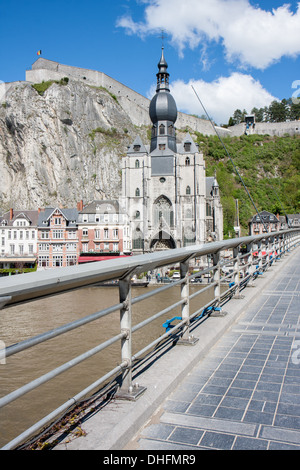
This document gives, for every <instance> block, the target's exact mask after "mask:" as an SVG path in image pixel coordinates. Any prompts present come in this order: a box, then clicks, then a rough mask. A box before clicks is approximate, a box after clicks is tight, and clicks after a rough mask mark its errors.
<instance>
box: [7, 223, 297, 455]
mask: <svg viewBox="0 0 300 470" xmlns="http://www.w3.org/2000/svg"><path fill="white" fill-rule="evenodd" d="M299 241H300V230H299V229H290V230H284V231H280V232H274V233H265V234H262V235H255V236H248V237H240V238H234V239H230V240H223V241H220V242H214V243H208V244H203V245H195V246H189V247H186V248H180V249H175V250H167V251H163V252H157V253H151V254H145V255H139V256H133V257H130V258H129V259H124V258H122V259H117V260H110V261H101V262H96V263H91V264H88V265H83V266H71V267H68V268H59V269H56V270H49V271H43V272H36V273H28V274H23V275H18V276H13V277H9V278H4V279H1V280H0V308H3V306H5V308H6V307H10V306H14V305H18V304H21V303H24V302H30V301H32V300H36V299H41V298H43V297H46V296H50V295H55V294H60V293H62V292H67V291H70V290H73V289H79V288H82V287H86V286H91V285H94V284H96V283H99V282H103V281H108V280H114V279H119V296H120V302H119V303H118V304H116V305H113V306H111V307H108V308H106V309H103V310H101V311H98V312H96V313H93V314H91V315H88V316H86V317H84V318H82V319H79V320H76V321H73V322H71V323H68V324H66V325H63V326H60V327H58V328H55V329H53V330H50V331H48V332H45V333H42V334H40V335H38V336H35V337H33V338H30V339H28V340H25V341H21V342H19V343H17V344H13V345H10V346H8V347H7V348H5V349H4V350H3V349H2V350H0V359H1V358H3V357H9V356H12V355H14V354H17V353H19V352H21V351H24V350H25V349H28V348H30V347H34V346H35V345H37V344H40V343H42V342H44V341H47V340H49V339H51V338H54V337H57V336H59V335H62V334H64V333H66V332H68V331H71V330H73V329H75V328H79V327H81V326H83V325H85V324H87V323H90V322H93V321H95V320H96V319H99V318H101V317H104V316H106V315H109V314H111V313H113V312H115V311H118V310H119V311H120V334H118V335H116V336H114V337H113V338H110V339H109V340H107V341H105V342H104V343H101V344H99V345H97V346H95V347H94V348H92V349H91V350H89V351H87V352H85V353H83V354H81V355H80V356H77V357H75V358H73V359H72V360H70V361H68V362H67V363H65V364H62V365H60V366H59V367H57V368H55V369H54V370H52V371H50V372H48V373H46V374H44V375H43V376H41V377H39V378H37V379H35V380H33V381H32V382H30V383H28V384H26V385H24V386H22V387H20V388H19V389H17V390H15V391H14V392H11V393H9V394H8V395H6V396H4V397H2V398H0V408H1V407H3V406H5V405H7V404H8V403H11V402H12V401H14V400H16V399H17V398H19V397H21V396H23V395H24V394H25V393H28V392H29V391H31V390H33V389H34V388H37V387H39V386H40V385H42V384H43V383H45V382H47V381H49V380H51V379H52V378H54V377H56V376H57V375H58V374H61V373H63V372H65V371H66V370H68V369H70V368H71V367H74V366H75V365H76V364H78V363H80V362H82V361H84V360H85V359H87V358H88V357H91V356H92V355H94V354H97V353H98V352H100V351H102V350H104V349H105V348H106V347H108V346H109V345H111V344H113V343H115V342H117V341H121V358H120V365H119V366H117V367H116V368H115V369H114V370H113V372H112V371H110V372H109V373H108V374H106V375H105V376H103V377H101V378H99V379H98V380H97V381H96V382H95V383H94V384H91V385H90V386H89V387H87V388H86V389H85V390H83V391H82V392H81V393H80V394H78V396H76V397H73V399H71V401H70V400H68V401H67V402H66V403H65V404H64V405H62V406H60V407H59V408H58V409H57V410H54V411H53V412H51V413H50V414H49V415H48V416H47V417H45V418H43V419H42V420H40V421H39V422H38V423H36V424H35V425H33V426H32V427H30V428H29V429H28V430H26V431H24V432H23V433H22V434H20V436H17V437H16V438H15V439H13V441H11V442H10V443H8V444H6V445H5V446H4V447H3V450H7V449H12V448H15V447H16V446H18V445H19V444H20V443H22V442H24V441H25V440H26V439H28V438H29V437H30V436H32V434H33V433H36V432H37V431H38V430H39V429H41V427H42V426H44V425H45V423H50V422H52V421H53V419H54V417H57V416H59V415H60V414H61V413H62V410H64V411H66V410H67V409H68V408H69V407H70V403H72V404H75V403H76V400H78V399H79V397H82V396H84V393H86V391H87V390H91V389H92V388H91V387H93V386H96V385H95V384H97V386H98V385H100V384H103V383H104V381H105V380H107V377H112V376H114V375H116V374H117V373H120V371H121V373H122V377H121V387H120V390H119V392H118V393H120V394H123V397H125V398H128V399H137V397H138V396H139V395H140V394H141V393H143V392H144V390H145V389H144V387H136V386H134V385H133V381H132V370H133V366H134V362H135V361H137V360H138V359H139V358H141V357H142V356H143V355H144V354H145V353H147V352H149V351H150V350H151V349H152V348H153V347H154V346H155V345H157V344H158V343H160V342H162V341H163V340H165V339H166V338H168V337H170V335H174V332H175V331H176V332H177V334H178V335H179V336H180V340H179V341H181V342H185V343H188V344H194V341H195V339H194V338H193V335H191V329H190V327H191V324H192V322H193V321H194V320H195V319H197V318H203V317H204V316H209V315H210V314H211V311H212V309H215V310H220V307H221V306H222V305H224V303H225V302H227V301H228V300H229V299H230V298H231V297H232V296H233V295H236V294H239V292H240V290H241V289H243V288H245V287H246V286H247V285H248V284H249V282H252V280H253V279H255V278H257V277H258V276H259V274H260V273H261V272H263V271H264V270H266V269H268V267H270V266H271V264H272V263H273V262H276V260H277V259H278V258H279V257H281V256H284V255H285V254H286V253H287V252H288V251H290V250H291V249H292V248H293V247H295V246H296V245H297V244H298V243H299ZM254 244H256V245H257V248H255V250H256V251H258V258H257V259H258V261H256V260H253V252H254V247H253V245H254ZM263 244H265V249H264V250H262V245H263ZM241 245H245V246H246V247H247V250H246V253H239V251H238V249H239V247H240V246H241ZM229 249H232V250H233V256H232V257H231V258H230V260H229V261H228V262H224V263H223V264H222V263H221V260H220V253H221V252H222V251H223V250H229ZM262 251H266V254H265V255H264V256H263V254H262ZM275 254H276V255H275ZM205 255H212V256H213V261H214V262H213V265H212V266H208V267H207V268H205V269H202V271H199V272H197V273H194V274H192V275H189V266H190V263H191V260H193V259H194V258H197V257H201V256H205ZM229 262H230V263H231V264H232V272H230V273H228V274H226V273H225V275H224V276H223V275H222V267H223V266H225V265H228V263H229ZM241 263H243V264H241ZM177 264H179V265H180V273H181V278H180V279H179V280H178V281H174V282H172V283H170V284H167V285H164V286H162V287H158V288H157V289H155V290H151V291H149V292H147V293H144V294H142V295H140V296H138V297H135V298H133V299H132V298H131V280H130V279H131V277H132V275H133V274H139V273H141V272H145V271H149V270H154V269H157V268H162V267H165V266H170V265H177ZM207 273H210V275H211V276H212V279H211V282H209V283H208V284H207V286H205V287H203V285H201V289H200V290H197V291H196V292H193V293H192V294H190V293H189V288H188V287H189V284H190V281H191V280H195V279H196V278H197V277H199V276H203V275H204V274H207ZM230 280H232V281H231V283H229V281H230ZM228 283H229V285H228ZM224 284H225V285H226V287H227V288H226V289H225V291H224V292H222V293H221V285H224ZM195 285H198V284H197V283H195ZM175 286H179V287H180V289H181V299H180V300H179V301H177V302H175V303H173V304H172V305H169V306H168V307H166V308H164V309H163V310H161V311H160V312H156V313H154V314H151V315H150V316H149V317H148V318H147V319H145V320H143V321H142V322H140V323H139V324H138V325H135V326H132V325H131V310H132V305H134V304H136V303H138V302H141V301H142V300H145V299H147V298H150V297H151V296H154V295H157V294H159V293H162V292H165V291H167V290H168V289H170V288H174V287H175ZM207 289H213V290H214V298H213V300H212V301H210V302H208V303H207V304H206V305H201V307H200V308H198V309H197V311H195V312H193V313H191V312H190V310H189V301H190V300H191V299H193V298H195V297H196V296H198V295H200V294H201V293H203V292H204V291H206V290H207ZM175 308H180V309H181V316H178V318H177V319H179V323H177V324H176V325H172V328H171V329H170V331H166V332H165V333H164V334H162V335H161V336H159V337H158V338H156V339H155V340H154V341H152V342H151V343H150V344H148V345H147V346H145V347H144V348H143V349H142V350H140V351H138V352H136V353H135V354H134V355H133V354H132V347H131V339H132V334H133V333H134V332H136V331H138V330H140V329H141V328H143V327H145V326H146V325H148V324H149V323H151V322H152V321H154V320H155V319H157V318H159V317H161V316H162V315H164V314H166V313H167V312H169V311H172V310H173V309H175ZM199 314H200V317H199ZM0 315H1V311H0Z"/></svg>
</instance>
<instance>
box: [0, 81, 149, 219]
mask: <svg viewBox="0 0 300 470" xmlns="http://www.w3.org/2000/svg"><path fill="white" fill-rule="evenodd" d="M146 132H147V128H145V126H144V127H143V128H140V129H138V130H137V129H136V127H135V126H134V125H133V123H132V121H131V119H130V116H129V115H128V114H127V113H125V111H124V110H123V108H122V107H121V106H120V104H119V103H118V100H117V98H116V97H114V96H113V95H112V94H110V93H109V92H108V91H107V90H105V89H103V88H102V87H98V88H97V87H92V86H89V85H85V84H82V83H80V82H78V81H75V80H74V81H73V80H69V81H68V82H67V83H61V82H57V83H55V82H54V83H52V84H51V85H50V86H49V88H47V89H46V90H45V91H44V92H43V93H42V92H40V93H39V92H38V91H36V89H35V88H34V87H33V86H32V84H30V83H27V82H17V83H14V84H11V86H10V88H9V90H8V91H7V92H6V94H5V101H3V99H2V104H0V181H1V184H0V209H2V210H7V209H8V208H9V207H15V208H24V209H34V208H38V207H45V206H47V205H58V204H62V205H63V206H64V207H72V206H75V205H76V202H77V201H79V200H81V199H82V200H83V201H84V202H85V203H88V202H89V201H92V200H93V199H104V198H117V197H118V196H119V193H120V187H121V159H122V156H123V155H124V154H125V153H126V150H127V147H128V145H130V144H131V143H132V141H133V140H134V138H135V137H136V135H137V133H139V134H140V135H141V137H142V138H146Z"/></svg>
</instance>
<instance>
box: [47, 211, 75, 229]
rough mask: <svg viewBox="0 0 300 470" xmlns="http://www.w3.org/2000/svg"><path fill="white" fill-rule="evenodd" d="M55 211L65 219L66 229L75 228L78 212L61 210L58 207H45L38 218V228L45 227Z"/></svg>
mask: <svg viewBox="0 0 300 470" xmlns="http://www.w3.org/2000/svg"><path fill="white" fill-rule="evenodd" d="M56 211H58V212H60V213H61V215H62V216H63V217H64V218H65V219H66V221H67V226H68V227H76V225H77V220H78V210H77V209H61V208H60V207H55V208H53V207H46V208H45V209H44V210H43V211H41V212H40V214H39V218H38V226H39V227H45V226H46V225H48V223H49V220H50V218H51V217H52V215H53V214H54V213H55V212H56Z"/></svg>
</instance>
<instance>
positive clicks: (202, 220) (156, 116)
mask: <svg viewBox="0 0 300 470" xmlns="http://www.w3.org/2000/svg"><path fill="white" fill-rule="evenodd" d="M167 68H168V65H167V63H166V61H165V58H164V51H163V50H162V56H161V59H160V62H159V64H158V69H159V71H158V73H157V89H156V94H155V96H154V97H153V99H152V100H151V102H150V107H149V114H150V119H151V121H152V124H153V126H152V134H151V143H150V146H146V145H144V144H143V142H142V141H141V139H140V137H137V138H136V139H135V141H134V142H133V144H132V145H131V146H130V148H129V149H128V152H127V155H126V157H124V159H123V168H122V198H123V204H124V205H126V208H127V213H128V214H129V217H130V223H131V228H132V238H133V246H132V248H133V252H136V253H141V252H149V251H154V250H160V249H168V248H179V247H183V246H187V245H193V244H199V243H204V242H206V241H210V240H219V239H222V238H223V213H222V206H221V203H220V195H219V187H218V184H217V181H216V179H215V178H206V173H205V162H204V159H203V154H202V153H201V152H200V151H199V148H198V146H197V144H195V142H194V141H193V139H192V137H191V136H190V134H188V133H187V134H186V136H185V138H184V140H183V142H182V143H177V141H176V132H175V122H176V119H177V107H176V103H175V100H174V98H173V97H172V95H171V94H170V89H169V74H168V72H167Z"/></svg>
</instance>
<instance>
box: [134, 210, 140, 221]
mask: <svg viewBox="0 0 300 470" xmlns="http://www.w3.org/2000/svg"><path fill="white" fill-rule="evenodd" d="M140 217H141V213H140V211H136V213H135V215H134V218H135V219H139V218H140Z"/></svg>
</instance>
